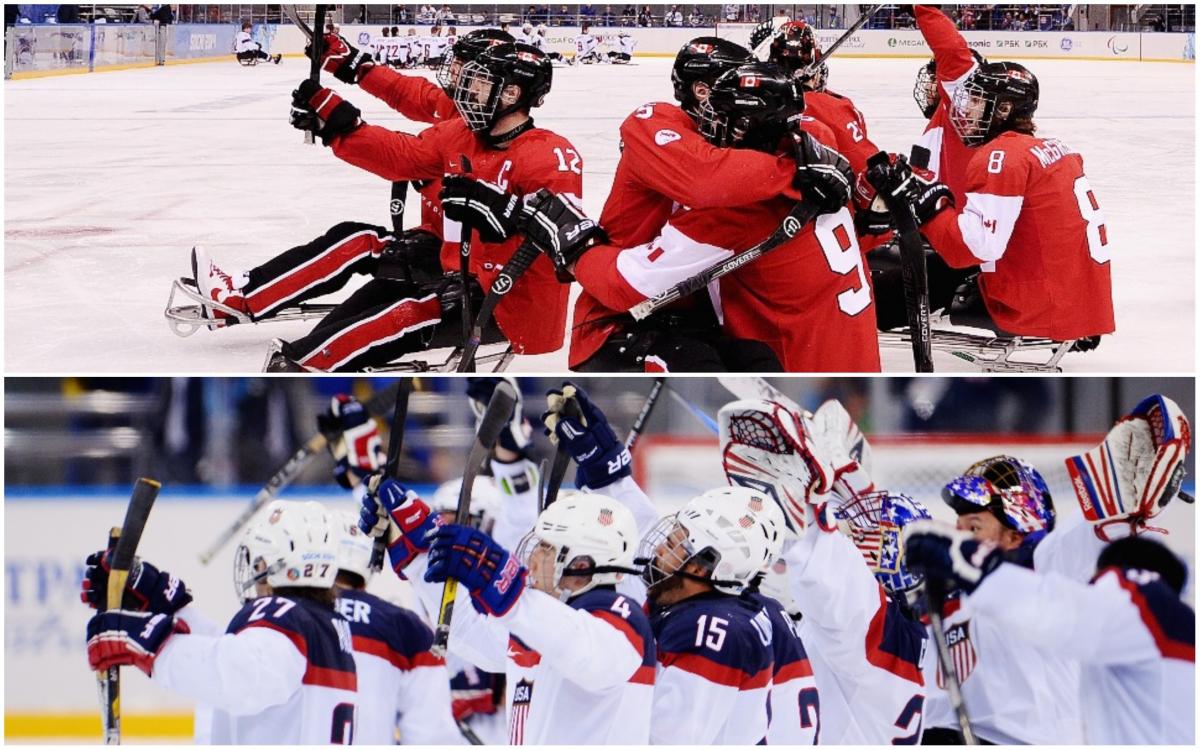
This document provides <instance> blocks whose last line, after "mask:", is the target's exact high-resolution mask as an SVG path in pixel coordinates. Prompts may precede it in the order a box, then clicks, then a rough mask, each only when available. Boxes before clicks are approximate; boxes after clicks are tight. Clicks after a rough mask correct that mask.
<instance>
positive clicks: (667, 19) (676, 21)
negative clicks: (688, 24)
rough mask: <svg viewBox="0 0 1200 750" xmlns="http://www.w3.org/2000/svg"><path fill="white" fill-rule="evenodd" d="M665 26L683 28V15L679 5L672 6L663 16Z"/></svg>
mask: <svg viewBox="0 0 1200 750" xmlns="http://www.w3.org/2000/svg"><path fill="white" fill-rule="evenodd" d="M663 26H683V13H681V12H679V6H678V5H672V6H671V9H670V10H669V11H667V12H666V14H665V15H664V16H663Z"/></svg>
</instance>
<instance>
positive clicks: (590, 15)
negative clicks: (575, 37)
mask: <svg viewBox="0 0 1200 750" xmlns="http://www.w3.org/2000/svg"><path fill="white" fill-rule="evenodd" d="M595 20H596V9H595V8H594V7H593V6H592V4H591V3H588V4H587V5H580V6H579V22H580V23H583V22H584V21H587V22H588V23H592V22H594V21H595Z"/></svg>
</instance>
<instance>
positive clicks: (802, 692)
mask: <svg viewBox="0 0 1200 750" xmlns="http://www.w3.org/2000/svg"><path fill="white" fill-rule="evenodd" d="M749 596H750V598H751V599H752V600H753V601H754V602H755V603H756V604H758V605H759V606H760V607H762V608H763V609H764V610H765V611H766V613H767V614H768V615H769V616H770V618H771V652H772V658H773V663H772V665H771V703H770V708H771V711H770V723H769V725H768V726H767V744H768V745H816V744H819V743H820V741H821V697H820V694H819V693H818V691H817V681H816V678H815V677H814V676H813V670H812V664H811V663H810V662H809V660H808V652H807V651H806V650H805V649H804V642H803V641H802V640H801V639H800V625H799V623H797V622H796V621H794V620H793V619H792V618H791V616H790V615H788V613H787V611H786V610H784V608H783V605H782V604H780V603H779V602H777V601H775V600H774V599H772V598H770V597H768V596H764V595H763V594H759V593H755V594H750V595H749Z"/></svg>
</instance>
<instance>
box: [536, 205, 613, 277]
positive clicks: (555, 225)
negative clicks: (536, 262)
mask: <svg viewBox="0 0 1200 750" xmlns="http://www.w3.org/2000/svg"><path fill="white" fill-rule="evenodd" d="M521 213H522V215H523V216H524V217H525V239H527V240H529V241H530V242H532V243H533V244H534V245H535V246H537V249H538V250H540V251H542V253H544V254H545V255H546V256H547V257H548V258H550V262H551V263H553V264H554V270H555V271H556V272H557V273H558V279H559V281H562V282H564V283H565V282H569V281H574V279H575V277H574V275H573V274H572V273H571V269H572V268H573V267H574V265H575V262H576V261H578V260H579V258H580V257H581V256H582V255H583V254H584V253H585V252H587V251H588V250H589V249H590V248H591V247H593V246H595V245H599V244H602V243H604V242H608V236H607V235H606V234H605V233H604V230H603V229H602V228H601V227H600V225H599V224H597V223H596V222H594V221H592V220H591V219H589V218H588V217H587V216H585V215H584V213H583V212H582V211H580V210H579V209H577V208H575V207H574V206H573V205H571V203H570V202H569V201H568V200H567V199H566V198H564V197H562V196H560V195H555V194H554V193H551V192H550V191H549V190H546V189H545V188H542V189H541V190H539V191H537V193H535V194H534V196H533V199H532V200H530V201H528V202H527V203H526V204H525V208H523V209H522V211H521Z"/></svg>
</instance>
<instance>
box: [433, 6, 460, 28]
mask: <svg viewBox="0 0 1200 750" xmlns="http://www.w3.org/2000/svg"><path fill="white" fill-rule="evenodd" d="M437 22H438V23H439V24H442V23H447V24H449V23H458V17H457V16H455V15H454V11H452V10H450V6H449V5H443V6H442V9H441V10H439V11H438V13H437Z"/></svg>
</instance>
